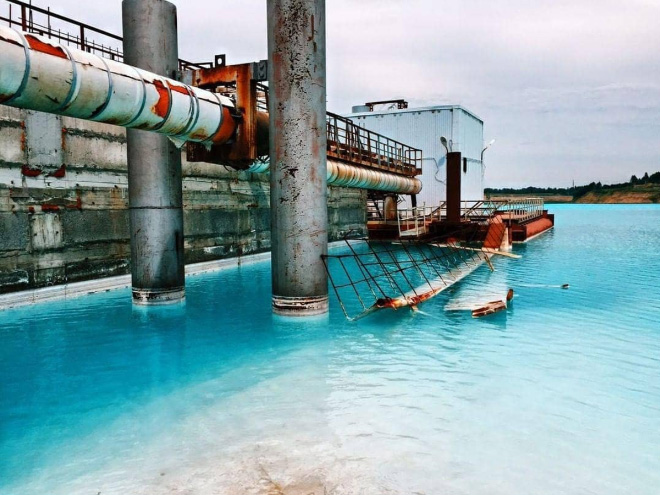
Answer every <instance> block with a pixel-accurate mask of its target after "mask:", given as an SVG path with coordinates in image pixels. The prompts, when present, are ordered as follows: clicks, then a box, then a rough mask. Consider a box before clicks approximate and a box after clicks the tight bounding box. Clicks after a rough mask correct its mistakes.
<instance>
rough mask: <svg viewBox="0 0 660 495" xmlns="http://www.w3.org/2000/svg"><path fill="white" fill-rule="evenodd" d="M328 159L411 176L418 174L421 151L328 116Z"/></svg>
mask: <svg viewBox="0 0 660 495" xmlns="http://www.w3.org/2000/svg"><path fill="white" fill-rule="evenodd" d="M327 133H328V157H332V158H336V159H338V160H342V161H347V162H350V163H354V164H358V165H362V166H365V167H370V168H378V169H382V170H387V171H389V172H393V173H395V174H399V175H406V176H409V177H414V176H416V175H419V174H420V173H421V165H422V150H420V149H417V148H413V147H412V146H408V145H406V144H403V143H400V142H399V141H396V140H394V139H390V138H388V137H385V136H383V135H382V134H378V133H376V132H373V131H370V130H368V129H365V128H363V127H360V126H358V125H357V124H355V123H354V122H353V121H352V120H350V119H347V118H345V117H341V116H339V115H337V114H334V113H331V112H328V113H327Z"/></svg>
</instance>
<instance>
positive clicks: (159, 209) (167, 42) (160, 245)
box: [122, 0, 185, 304]
mask: <svg viewBox="0 0 660 495" xmlns="http://www.w3.org/2000/svg"><path fill="white" fill-rule="evenodd" d="M122 19H123V28H124V60H125V62H126V63H127V64H130V65H134V66H136V67H139V68H141V69H145V70H149V71H151V72H155V73H157V74H160V75H163V76H168V77H173V75H174V71H176V69H177V65H178V58H179V57H178V50H177V29H176V7H175V6H174V5H173V4H171V3H169V2H167V1H165V0H123V2H122ZM126 132H127V141H128V142H127V148H128V198H129V208H130V225H131V271H132V283H133V301H134V302H135V303H137V304H166V303H172V302H176V301H179V300H181V299H183V298H184V296H185V287H184V286H185V279H184V258H183V201H182V185H181V152H180V151H179V150H178V149H177V148H176V146H174V145H173V144H172V143H171V142H170V141H169V139H168V138H167V137H165V136H162V135H159V134H155V133H152V132H146V131H140V130H135V129H128V130H127V131H126Z"/></svg>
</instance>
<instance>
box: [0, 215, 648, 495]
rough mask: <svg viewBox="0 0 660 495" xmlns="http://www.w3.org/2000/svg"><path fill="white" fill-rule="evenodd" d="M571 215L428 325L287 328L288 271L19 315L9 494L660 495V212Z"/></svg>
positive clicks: (1, 373)
mask: <svg viewBox="0 0 660 495" xmlns="http://www.w3.org/2000/svg"><path fill="white" fill-rule="evenodd" d="M551 212H553V213H555V214H556V224H555V227H554V229H553V230H551V231H550V232H548V233H546V234H544V235H542V236H540V237H538V238H536V239H534V240H532V241H530V242H528V243H527V244H524V245H516V246H514V251H513V252H514V253H516V254H520V255H522V259H511V258H502V257H498V258H497V259H495V260H494V266H495V269H496V270H495V271H494V272H491V271H490V270H489V269H488V267H487V266H485V265H483V266H481V267H479V268H478V269H477V270H476V271H475V272H474V273H472V274H471V275H469V276H468V277H467V278H465V279H464V280H463V281H461V282H460V283H458V284H456V285H455V286H453V287H451V288H450V289H449V290H447V291H446V292H443V293H442V294H440V295H439V296H437V297H436V298H434V299H432V300H430V301H428V302H426V303H424V304H423V305H421V306H420V310H421V311H420V312H417V313H414V312H411V311H409V310H407V309H406V310H400V311H396V312H394V311H381V312H380V313H377V314H374V315H372V316H369V317H367V318H364V319H362V320H360V321H358V322H349V321H347V320H346V318H345V317H344V315H343V313H342V311H341V309H340V308H339V306H338V305H337V302H336V300H331V312H330V314H329V315H328V316H327V317H320V318H315V319H299V320H298V319H294V320H291V319H282V318H278V317H275V316H273V315H272V314H271V307H270V283H271V281H270V268H269V263H268V262H259V263H253V264H246V265H243V266H239V267H236V268H230V269H224V270H221V271H217V272H213V273H207V274H202V275H197V276H194V277H189V278H188V280H187V300H186V303H185V305H180V306H176V307H163V308H158V309H149V310H145V309H141V308H137V307H133V306H132V304H131V296H130V291H129V290H118V291H112V292H108V293H103V294H97V295H91V296H85V297H82V298H77V299H70V300H62V301H55V302H50V303H45V304H40V305H35V306H29V307H23V308H17V309H12V310H7V311H2V312H0V339H1V340H2V346H0V459H1V462H0V494H2V495H28V494H49V495H60V494H61V495H77V494H81V495H82V494H85V495H90V494H91V495H97V494H102V495H109V494H132V495H137V494H145V495H146V494H150V495H157V494H170V493H180V494H204V495H206V494H231V495H238V494H243V493H245V494H262V493H263V494H300V495H303V494H304V495H309V494H315V495H316V494H333V495H345V494H351V495H357V494H374V495H375V494H411V495H412V494H428V495H431V494H456V495H459V494H460V495H463V494H465V495H468V494H469V495H494V494H502V495H505V494H506V495H511V494H523V493H524V494H535V495H549V494H598V495H615V494H616V495H619V494H620V495H624V494H626V495H627V494H635V495H655V494H657V493H658V490H659V488H658V487H660V282H659V281H658V278H659V275H660V206H659V205H552V206H551ZM562 284H569V285H570V288H569V289H562V288H561V285H562ZM508 288H513V289H514V291H515V298H514V300H513V303H512V304H511V306H510V307H509V308H508V310H507V311H506V312H502V313H498V314H495V315H491V316H488V317H485V318H481V319H474V318H472V316H471V313H470V311H469V308H470V307H472V306H474V305H475V304H478V303H481V302H487V301H490V300H493V298H503V297H504V295H505V293H506V291H507V289H508Z"/></svg>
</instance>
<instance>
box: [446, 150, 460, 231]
mask: <svg viewBox="0 0 660 495" xmlns="http://www.w3.org/2000/svg"><path fill="white" fill-rule="evenodd" d="M447 221H448V222H449V223H460V222H461V152H460V151H452V152H450V153H447Z"/></svg>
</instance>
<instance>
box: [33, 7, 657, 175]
mask: <svg viewBox="0 0 660 495" xmlns="http://www.w3.org/2000/svg"><path fill="white" fill-rule="evenodd" d="M37 3H40V4H42V5H47V4H48V5H50V6H51V8H52V9H53V10H54V11H57V12H60V13H63V14H65V15H69V16H71V17H75V18H78V19H80V20H83V21H86V22H88V23H90V24H93V25H97V26H99V27H103V28H105V29H107V30H109V31H112V32H120V30H121V2H119V1H117V0H115V1H112V2H86V3H85V4H84V8H81V3H80V2H79V1H78V0H75V1H74V0H51V1H50V2H48V3H46V0H44V1H43V2H37ZM174 3H176V4H177V6H178V8H179V32H180V55H181V57H183V58H187V59H194V60H196V61H201V60H210V59H211V58H212V57H213V55H214V54H216V53H227V54H228V55H229V61H230V63H231V62H243V61H248V60H258V59H261V58H264V57H265V56H266V2H265V0H241V1H222V2H219V1H217V0H214V1H203V0H199V1H190V0H189V1H184V0H177V1H175V2H174ZM659 18H660V3H659V2H657V0H628V1H627V2H619V1H614V0H574V1H568V0H536V1H534V2H529V1H528V0H502V1H499V2H493V1H490V0H488V1H486V0H462V1H458V0H455V1H447V2H440V1H437V0H408V1H398V0H327V34H328V41H327V44H328V106H329V108H330V109H331V110H334V111H339V112H345V111H348V110H350V107H351V105H353V104H358V103H361V102H364V101H366V100H370V99H380V98H392V97H405V98H408V100H409V101H410V102H411V103H412V104H414V105H430V104H445V103H458V104H462V105H464V106H466V107H467V108H469V109H471V110H473V111H474V112H475V113H477V114H478V115H479V116H480V117H482V118H483V119H484V120H485V123H486V131H485V135H486V138H487V139H490V138H491V137H496V138H497V143H496V144H495V145H494V146H493V147H492V149H490V150H489V151H488V152H487V154H486V157H487V174H486V177H487V181H488V183H489V184H490V185H494V186H498V185H529V184H537V185H568V184H570V182H571V181H572V180H573V179H575V181H576V182H590V181H591V180H601V181H604V182H609V181H620V180H626V179H628V178H629V177H630V175H632V174H633V173H634V174H641V173H643V172H644V171H649V172H651V171H655V170H660V117H659V116H660V85H659V81H660V50H658V49H657V47H658V46H660V30H659V29H657V19H659Z"/></svg>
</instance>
